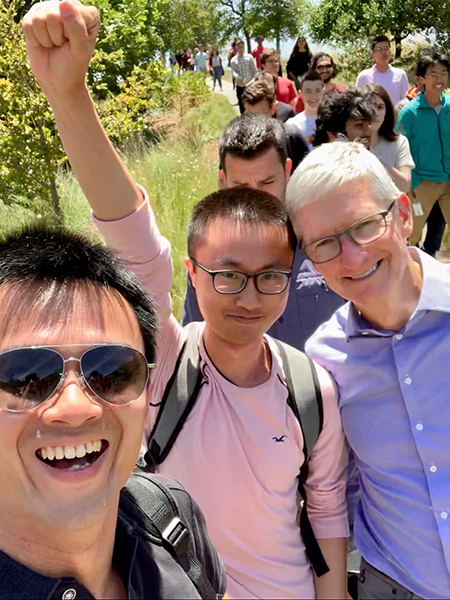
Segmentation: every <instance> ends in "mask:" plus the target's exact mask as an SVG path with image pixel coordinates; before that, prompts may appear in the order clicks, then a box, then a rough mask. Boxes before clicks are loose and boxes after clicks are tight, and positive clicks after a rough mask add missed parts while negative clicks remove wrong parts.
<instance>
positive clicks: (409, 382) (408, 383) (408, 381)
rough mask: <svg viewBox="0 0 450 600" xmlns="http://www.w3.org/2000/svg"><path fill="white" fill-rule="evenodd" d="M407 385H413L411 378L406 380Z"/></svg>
mask: <svg viewBox="0 0 450 600" xmlns="http://www.w3.org/2000/svg"><path fill="white" fill-rule="evenodd" d="M405 383H406V385H411V383H412V379H411V377H407V378H406V379H405Z"/></svg>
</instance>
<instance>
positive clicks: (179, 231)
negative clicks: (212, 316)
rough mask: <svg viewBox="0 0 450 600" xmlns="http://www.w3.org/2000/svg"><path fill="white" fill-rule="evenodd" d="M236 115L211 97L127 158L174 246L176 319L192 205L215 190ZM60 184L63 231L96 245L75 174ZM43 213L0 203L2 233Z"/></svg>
mask: <svg viewBox="0 0 450 600" xmlns="http://www.w3.org/2000/svg"><path fill="white" fill-rule="evenodd" d="M234 116H235V112H234V109H233V107H232V106H230V104H229V102H228V100H227V99H226V98H224V97H223V96H213V97H211V98H209V99H208V100H207V101H206V102H204V103H201V104H200V105H199V106H198V107H197V108H194V109H193V110H191V111H190V112H189V113H188V114H187V115H186V116H185V117H183V118H182V119H181V120H179V121H178V122H177V126H176V128H175V129H174V134H173V137H172V138H170V139H169V138H168V139H166V140H164V141H162V142H161V143H160V144H158V145H153V146H151V147H144V149H142V147H141V146H139V147H137V148H136V149H135V151H131V150H130V151H129V152H128V154H126V155H124V159H125V161H126V163H127V165H128V166H129V168H130V170H131V172H132V173H133V176H134V177H135V179H136V181H138V182H139V183H140V184H142V185H143V186H144V187H145V188H146V190H147V191H148V193H149V196H150V199H151V203H152V206H153V208H154V210H155V213H156V219H157V222H158V226H159V228H160V231H161V233H162V234H163V235H164V236H166V237H167V238H168V239H169V240H170V242H171V245H172V257H173V265H174V280H173V286H172V296H173V303H174V312H175V315H176V316H177V317H178V318H180V317H181V308H182V305H183V298H184V294H185V287H186V273H185V269H184V267H183V257H184V256H185V255H186V228H187V220H188V218H189V215H190V212H191V210H192V207H193V206H194V204H196V203H197V202H198V201H199V200H201V198H203V197H204V196H206V195H207V194H209V193H211V192H213V191H215V190H216V189H217V167H218V153H217V138H218V137H219V135H220V134H221V132H222V131H223V129H224V127H225V126H226V125H227V123H228V122H229V121H230V120H231V119H232V118H233V117H234ZM57 181H58V191H59V194H60V197H61V211H62V214H63V219H64V224H65V226H66V227H68V228H69V229H70V230H71V231H73V232H76V233H83V234H84V235H87V236H88V237H90V238H94V239H96V240H98V239H99V236H98V234H97V231H96V229H95V227H94V226H93V224H92V220H91V212H90V208H89V205H88V203H87V201H86V199H85V197H84V196H83V193H82V191H81V189H80V187H79V185H78V183H77V181H76V179H75V177H74V176H73V174H72V173H71V172H69V171H67V170H66V171H64V172H60V174H59V175H58V180H57ZM44 208H45V207H43V206H42V205H40V204H37V203H34V204H33V206H30V207H29V208H24V207H23V206H22V204H14V205H12V206H4V205H2V203H1V202H0V233H5V232H7V231H11V230H12V229H16V228H17V227H18V226H21V225H24V224H27V223H29V222H31V221H33V220H34V219H36V218H46V216H47V214H46V212H45V210H44Z"/></svg>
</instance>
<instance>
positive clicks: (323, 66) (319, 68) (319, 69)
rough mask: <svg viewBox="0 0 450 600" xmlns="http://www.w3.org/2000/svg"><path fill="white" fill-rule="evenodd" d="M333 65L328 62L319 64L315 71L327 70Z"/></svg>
mask: <svg viewBox="0 0 450 600" xmlns="http://www.w3.org/2000/svg"><path fill="white" fill-rule="evenodd" d="M332 68H333V65H332V64H329V65H319V66H318V67H317V69H316V71H327V70H328V69H332Z"/></svg>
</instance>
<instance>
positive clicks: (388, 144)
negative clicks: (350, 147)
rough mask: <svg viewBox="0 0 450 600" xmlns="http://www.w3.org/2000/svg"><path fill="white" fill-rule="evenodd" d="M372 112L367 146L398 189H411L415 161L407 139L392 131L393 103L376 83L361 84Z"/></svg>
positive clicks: (393, 128)
mask: <svg viewBox="0 0 450 600" xmlns="http://www.w3.org/2000/svg"><path fill="white" fill-rule="evenodd" d="M363 91H365V92H366V93H367V95H368V98H369V102H370V104H371V106H372V108H373V112H374V116H373V119H372V124H371V128H370V150H371V152H373V153H374V154H375V156H376V157H377V158H378V159H379V160H380V161H381V162H382V163H383V165H384V166H385V167H386V169H387V170H388V172H389V174H390V176H391V177H392V179H393V180H394V183H395V185H396V186H397V187H398V189H399V190H401V191H402V192H405V193H408V192H409V190H410V189H411V171H412V170H413V169H414V167H415V164H414V161H413V158H412V156H411V151H410V149H409V142H408V139H407V138H406V137H405V136H404V135H402V134H401V133H397V132H396V131H395V116H394V107H393V106H392V102H391V99H390V98H389V94H388V93H387V92H386V90H385V89H384V88H383V87H382V86H381V85H378V84H376V83H371V84H369V85H367V86H366V87H365V88H363Z"/></svg>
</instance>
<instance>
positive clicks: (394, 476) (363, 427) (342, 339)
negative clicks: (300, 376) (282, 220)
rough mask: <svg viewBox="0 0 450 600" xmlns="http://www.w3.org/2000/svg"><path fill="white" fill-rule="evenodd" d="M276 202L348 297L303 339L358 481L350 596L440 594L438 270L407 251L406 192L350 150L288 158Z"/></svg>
mask: <svg viewBox="0 0 450 600" xmlns="http://www.w3.org/2000/svg"><path fill="white" fill-rule="evenodd" d="M287 204H288V208H289V211H290V214H291V216H292V219H293V223H294V228H295V231H296V234H297V236H298V238H299V239H300V242H301V247H302V251H303V252H304V253H305V255H306V256H308V257H309V258H310V260H311V261H312V262H313V263H314V264H315V266H316V268H317V269H318V271H319V272H320V273H322V275H323V276H324V277H325V279H326V280H327V283H328V285H329V286H330V287H331V288H332V289H333V290H334V291H335V292H337V293H338V294H340V295H342V296H343V297H344V298H347V299H348V300H349V301H350V302H349V303H347V304H346V305H344V306H343V307H342V308H340V309H338V310H337V311H336V313H335V314H334V315H333V317H332V318H331V319H330V321H328V323H325V324H324V325H323V326H322V327H320V328H319V329H318V330H317V332H316V333H315V334H314V335H313V336H312V338H311V339H310V340H308V342H307V344H306V352H307V353H308V354H309V355H310V356H311V357H312V358H314V359H315V360H316V361H317V362H319V363H320V364H321V365H322V366H323V367H325V368H326V369H328V371H329V372H330V373H331V374H332V375H333V377H334V379H335V381H336V383H337V385H338V387H339V404H340V409H341V416H342V422H343V426H344V431H345V433H346V436H347V440H348V443H349V444H350V447H351V448H352V450H353V453H354V456H355V461H356V466H357V480H358V483H359V494H360V496H359V499H358V503H357V508H356V515H355V539H356V544H357V546H358V549H359V550H360V552H361V554H362V557H363V563H362V568H361V575H360V581H359V598H393V597H396V598H448V597H449V595H450V530H449V527H450V454H449V452H448V443H447V441H448V439H449V435H450V410H449V408H448V376H447V358H448V356H449V353H450V295H449V291H448V290H449V285H450V269H449V267H448V265H442V264H440V263H438V262H437V261H436V260H434V259H433V258H431V257H430V256H429V255H428V254H426V253H424V252H422V251H420V250H418V249H417V248H411V247H407V243H406V242H407V239H408V237H409V236H410V235H411V232H412V229H413V217H412V214H411V207H410V202H409V199H408V197H407V196H406V195H405V194H403V193H401V192H400V191H399V190H398V189H397V188H396V186H395V184H394V183H393V181H392V180H391V178H390V176H389V174H388V173H387V172H386V170H385V169H384V168H383V166H382V165H381V163H380V162H379V161H378V159H377V158H376V157H375V156H374V155H373V154H372V153H370V152H369V151H368V150H366V149H365V148H364V147H363V146H362V145H360V144H357V143H349V142H332V143H330V144H324V145H323V146H321V147H320V148H318V149H316V150H314V151H313V152H312V153H311V154H310V155H308V156H307V157H306V159H305V160H304V161H303V162H302V164H301V165H300V166H299V168H298V169H297V171H296V172H295V174H294V176H293V177H292V179H291V182H290V184H289V186H288V190H287Z"/></svg>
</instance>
